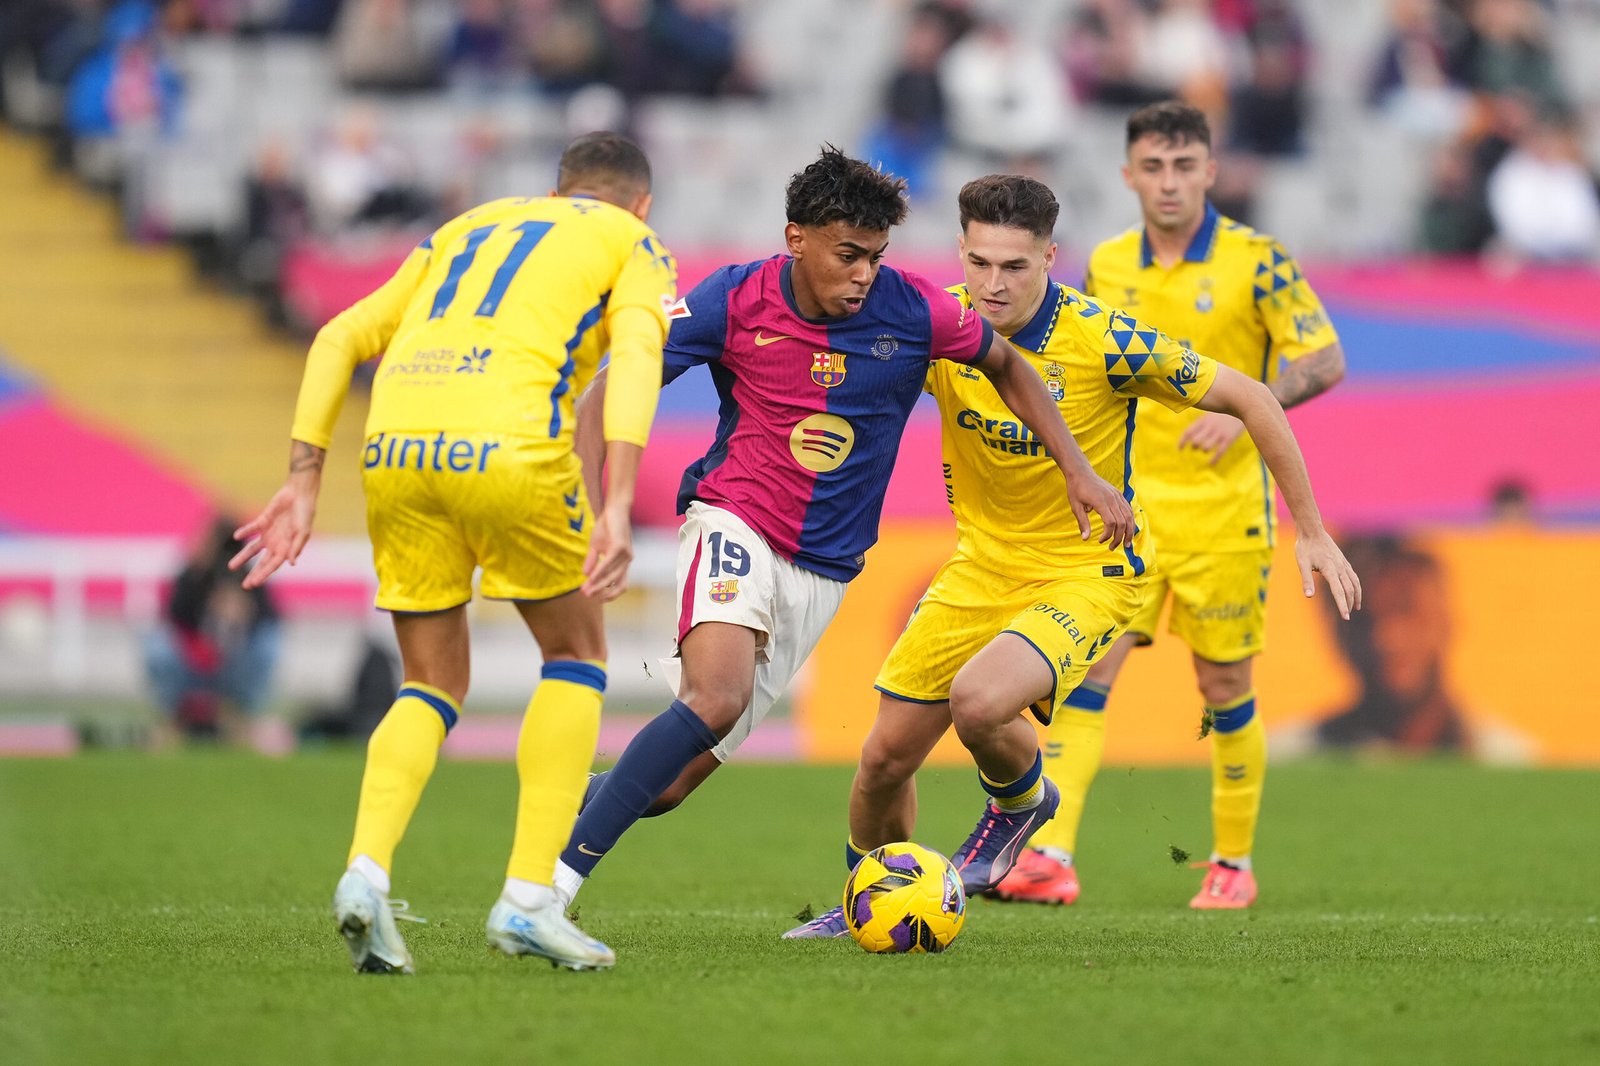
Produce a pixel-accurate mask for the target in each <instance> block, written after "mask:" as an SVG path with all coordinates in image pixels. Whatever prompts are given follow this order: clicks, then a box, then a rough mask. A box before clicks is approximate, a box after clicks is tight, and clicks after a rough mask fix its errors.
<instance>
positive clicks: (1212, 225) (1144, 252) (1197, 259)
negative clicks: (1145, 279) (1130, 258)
mask: <svg viewBox="0 0 1600 1066" xmlns="http://www.w3.org/2000/svg"><path fill="white" fill-rule="evenodd" d="M1220 217H1221V216H1220V215H1218V214H1217V209H1216V208H1215V207H1212V206H1211V201H1210V200H1207V201H1206V213H1205V214H1204V215H1202V216H1201V217H1200V228H1199V229H1197V230H1195V231H1194V237H1192V238H1191V239H1190V241H1189V247H1188V248H1187V249H1185V250H1184V253H1183V261H1184V262H1186V263H1204V262H1205V261H1206V260H1208V259H1210V258H1211V248H1212V246H1213V245H1215V244H1216V243H1217V219H1218V218H1220ZM1155 261H1156V257H1155V253H1154V252H1153V251H1151V250H1150V233H1149V231H1148V230H1141V231H1140V232H1139V269H1141V270H1143V269H1144V268H1145V267H1147V266H1150V265H1151V264H1153V263H1154V262H1155Z"/></svg>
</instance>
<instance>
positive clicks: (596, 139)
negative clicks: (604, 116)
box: [556, 130, 650, 201]
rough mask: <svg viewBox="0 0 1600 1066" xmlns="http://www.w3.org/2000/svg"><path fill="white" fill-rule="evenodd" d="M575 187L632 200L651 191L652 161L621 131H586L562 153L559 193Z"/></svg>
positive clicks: (557, 190) (558, 179)
mask: <svg viewBox="0 0 1600 1066" xmlns="http://www.w3.org/2000/svg"><path fill="white" fill-rule="evenodd" d="M573 189H584V190H586V191H588V192H595V193H609V194H611V196H614V197H616V198H617V199H618V200H624V201H625V200H632V199H633V198H634V197H636V196H640V195H643V194H644V193H647V192H649V191H650V160H648V159H646V158H645V155H644V151H643V149H641V148H640V147H639V146H638V145H637V144H634V143H633V142H632V141H630V140H628V138H626V137H624V136H622V134H620V133H611V132H608V131H606V130H600V131H598V132H596V133H585V134H584V135H583V136H582V137H579V138H578V139H577V140H575V141H573V142H572V143H571V144H569V145H567V150H566V151H564V152H562V153H561V169H560V171H559V172H558V175H557V177H556V192H558V193H562V194H565V193H567V192H569V191H570V190H573ZM608 198H609V197H608Z"/></svg>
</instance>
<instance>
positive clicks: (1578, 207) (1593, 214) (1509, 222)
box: [1488, 112, 1600, 263]
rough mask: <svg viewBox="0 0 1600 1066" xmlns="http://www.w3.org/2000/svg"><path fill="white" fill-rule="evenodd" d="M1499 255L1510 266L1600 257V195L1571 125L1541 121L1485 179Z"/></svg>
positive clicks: (1564, 116)
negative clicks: (1514, 262) (1510, 262)
mask: <svg viewBox="0 0 1600 1066" xmlns="http://www.w3.org/2000/svg"><path fill="white" fill-rule="evenodd" d="M1488 198H1489V214H1490V217H1491V218H1492V219H1493V220H1494V228H1495V233H1496V235H1497V236H1498V238H1499V241H1498V250H1499V251H1501V252H1503V253H1504V254H1507V255H1509V256H1510V257H1512V259H1514V260H1519V261H1521V260H1532V261H1535V262H1547V263H1549V262H1579V261H1585V260H1592V259H1593V258H1594V257H1595V253H1596V252H1597V251H1600V192H1597V190H1596V186H1595V175H1594V173H1593V171H1591V170H1590V169H1589V166H1588V164H1587V163H1586V162H1585V160H1584V156H1583V145H1582V142H1581V140H1580V139H1579V130H1578V125H1577V122H1576V120H1575V119H1574V118H1573V117H1572V116H1571V115H1570V114H1568V113H1566V112H1554V113H1549V114H1545V115H1542V116H1540V117H1539V118H1538V119H1536V120H1535V122H1534V124H1533V126H1532V128H1531V129H1529V131H1528V132H1527V134H1526V135H1525V136H1524V137H1523V138H1522V140H1521V141H1520V142H1518V144H1517V145H1516V146H1515V147H1514V148H1513V149H1512V150H1511V151H1510V152H1509V153H1508V154H1507V155H1506V156H1505V158H1504V159H1502V160H1501V161H1500V163H1499V164H1498V165H1497V166H1496V167H1495V168H1494V171H1493V172H1492V173H1491V174H1490V175H1489V184H1488Z"/></svg>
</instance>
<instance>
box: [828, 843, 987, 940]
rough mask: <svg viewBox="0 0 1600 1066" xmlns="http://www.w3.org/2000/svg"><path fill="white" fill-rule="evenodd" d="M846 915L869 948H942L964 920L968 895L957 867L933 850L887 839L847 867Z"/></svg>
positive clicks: (852, 930)
mask: <svg viewBox="0 0 1600 1066" xmlns="http://www.w3.org/2000/svg"><path fill="white" fill-rule="evenodd" d="M844 918H845V924H846V925H847V926H849V928H850V935H851V937H853V938H854V939H855V942H856V943H857V944H860V945H861V946H862V947H863V948H865V949H866V950H868V951H872V952H912V953H918V952H934V951H943V950H944V949H945V948H947V947H949V946H950V942H951V941H952V940H954V939H955V938H956V934H957V933H959V932H961V926H962V924H963V923H965V922H966V920H967V897H966V893H964V892H963V891H962V890H961V878H960V877H959V876H957V874H956V868H955V867H954V866H952V865H950V860H949V859H947V858H945V857H944V856H943V855H940V854H939V853H938V852H937V851H934V850H932V849H931V848H925V847H923V846H922V845H921V844H911V843H900V844H885V845H884V846H883V847H881V848H878V849H877V850H875V851H872V852H869V853H868V854H867V855H866V856H865V857H864V858H863V859H862V860H861V861H860V862H859V863H857V864H856V868H855V869H854V870H851V871H850V877H849V878H848V879H847V880H846V881H845V883H844Z"/></svg>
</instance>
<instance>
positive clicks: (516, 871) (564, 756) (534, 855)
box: [506, 659, 606, 885]
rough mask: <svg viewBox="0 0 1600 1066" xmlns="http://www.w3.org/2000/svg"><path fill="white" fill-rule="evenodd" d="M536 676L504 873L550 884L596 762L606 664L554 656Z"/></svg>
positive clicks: (519, 758)
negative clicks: (552, 660)
mask: <svg viewBox="0 0 1600 1066" xmlns="http://www.w3.org/2000/svg"><path fill="white" fill-rule="evenodd" d="M542 678H543V679H542V680H541V681H540V682H539V687H538V688H537V689H535V690H534V693H533V699H531V700H530V701H528V711H527V714H526V715H524V716H523V719H522V733H521V735H520V736H519V737H518V738H517V779H518V781H519V782H520V783H521V785H520V789H519V792H518V796H517V831H516V836H515V837H514V838H513V840H512V844H511V861H510V863H508V864H507V866H506V876H507V877H508V878H516V879H518V880H522V881H530V882H533V883H534V884H539V885H548V884H551V883H552V881H553V878H554V874H555V866H556V859H557V857H559V856H560V854H561V851H562V849H563V848H565V847H566V846H567V839H568V838H569V837H570V836H571V835H572V823H573V822H574V821H575V820H576V819H577V817H578V805H579V804H580V803H581V802H582V800H583V789H584V785H585V784H587V782H588V773H589V767H590V766H591V765H592V764H593V763H594V749H595V744H596V743H597V742H598V740H599V738H600V703H601V699H602V697H603V695H604V693H605V688H606V668H605V664H604V663H601V662H594V661H589V660H584V661H578V660H573V659H564V660H557V661H555V662H548V663H545V665H544V672H543V675H542Z"/></svg>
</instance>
